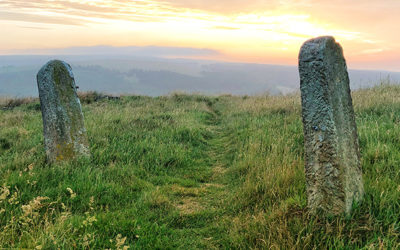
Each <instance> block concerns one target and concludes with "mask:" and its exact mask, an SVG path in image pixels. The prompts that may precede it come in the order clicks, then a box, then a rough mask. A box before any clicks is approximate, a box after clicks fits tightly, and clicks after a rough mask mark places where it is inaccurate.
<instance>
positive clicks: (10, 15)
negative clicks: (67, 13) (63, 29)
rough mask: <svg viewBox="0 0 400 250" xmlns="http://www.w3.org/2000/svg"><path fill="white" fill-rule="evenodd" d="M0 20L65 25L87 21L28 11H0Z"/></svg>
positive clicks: (80, 23) (81, 23)
mask: <svg viewBox="0 0 400 250" xmlns="http://www.w3.org/2000/svg"><path fill="white" fill-rule="evenodd" d="M0 20H8V21H23V22H30V23H47V24H64V25H83V24H85V22H83V21H82V20H79V19H76V18H68V19H65V18H61V17H51V16H43V15H35V14H27V13H18V12H7V11H0Z"/></svg>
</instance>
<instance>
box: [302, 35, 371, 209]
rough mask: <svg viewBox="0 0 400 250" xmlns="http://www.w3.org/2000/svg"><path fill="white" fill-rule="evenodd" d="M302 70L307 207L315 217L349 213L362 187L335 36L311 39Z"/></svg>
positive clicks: (349, 102) (345, 76)
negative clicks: (316, 215) (320, 214)
mask: <svg viewBox="0 0 400 250" xmlns="http://www.w3.org/2000/svg"><path fill="white" fill-rule="evenodd" d="M299 72H300V89H301V101H302V115H303V127H304V140H305V173H306V185H307V196H308V207H309V209H310V211H311V212H312V213H320V212H322V213H323V214H325V215H337V214H341V213H346V214H349V213H350V212H351V208H352V205H353V202H358V201H360V200H361V199H362V197H363V194H364V188H363V180H362V171H361V165H360V153H359V144H358V136H357V127H356V122H355V117H354V110H353V103H352V99H351V94H350V86H349V76H348V73H347V66H346V61H345V59H344V56H343V50H342V47H341V46H340V45H339V44H338V43H336V41H335V39H334V38H333V37H318V38H314V39H311V40H308V41H307V42H305V43H304V44H303V46H302V47H301V50H300V55H299Z"/></svg>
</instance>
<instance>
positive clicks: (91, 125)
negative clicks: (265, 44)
mask: <svg viewBox="0 0 400 250" xmlns="http://www.w3.org/2000/svg"><path fill="white" fill-rule="evenodd" d="M353 98H354V103H355V110H356V118H357V124H358V131H359V137H360V146H361V154H362V166H363V171H364V180H365V188H366V196H365V200H364V202H363V203H362V204H360V205H359V206H357V207H355V209H354V213H353V214H352V216H351V217H350V218H344V217H343V218H338V219H323V218H313V217H311V216H309V215H308V214H307V211H306V197H305V180H304V173H303V169H304V168H303V165H304V161H303V134H302V124H301V114H300V103H299V97H298V96H297V95H294V96H288V97H270V96H260V97H232V96H220V97H207V96H198V95H172V96H168V97H158V98H150V97H141V96H130V97H123V98H122V99H121V100H109V101H107V100H102V101H98V102H92V103H90V104H88V103H87V102H89V101H90V100H92V99H90V98H85V99H84V100H82V101H83V102H84V104H83V109H84V114H85V120H86V126H87V130H88V135H89V139H90V146H91V150H92V154H93V157H92V158H91V159H80V160H78V161H74V162H66V163H65V164H60V165H53V166H48V165H46V164H45V154H44V150H43V146H42V141H43V137H42V123H41V114H40V106H39V104H38V102H37V101H34V102H28V103H25V104H23V105H21V106H19V107H15V108H14V109H3V110H1V111H0V186H1V187H0V247H3V248H10V247H14V248H35V247H38V246H40V247H42V248H46V249H48V248H57V247H59V248H73V247H74V248H75V247H76V248H89V247H90V248H93V249H98V248H114V249H117V248H119V249H122V248H123V247H124V246H130V248H131V249H155V248H163V249H165V248H182V249H193V248H206V249H213V248H270V247H273V248H299V249H304V248H317V249H325V248H344V247H349V248H357V247H372V248H381V247H382V248H399V247H400V223H399V218H400V203H399V200H400V171H399V166H400V147H399V145H400V115H399V114H400V88H399V87H393V86H381V87H377V88H374V89H369V90H363V91H357V92H355V93H353ZM14 103H18V102H14ZM125 237H126V238H125Z"/></svg>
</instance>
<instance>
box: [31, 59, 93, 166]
mask: <svg viewBox="0 0 400 250" xmlns="http://www.w3.org/2000/svg"><path fill="white" fill-rule="evenodd" d="M37 84H38V88H39V98H40V105H41V110H42V118H43V134H44V145H45V150H46V156H47V160H48V162H50V163H53V162H59V161H63V160H70V159H74V158H76V157H78V156H89V155H90V152H89V145H88V139H87V135H86V129H85V127H84V122H83V113H82V109H81V103H80V101H79V98H78V95H77V93H76V85H75V79H74V75H73V74H72V69H71V66H70V65H69V64H67V63H65V62H63V61H59V60H53V61H50V62H48V63H47V64H46V65H44V66H43V67H42V68H41V69H40V71H39V73H38V74H37Z"/></svg>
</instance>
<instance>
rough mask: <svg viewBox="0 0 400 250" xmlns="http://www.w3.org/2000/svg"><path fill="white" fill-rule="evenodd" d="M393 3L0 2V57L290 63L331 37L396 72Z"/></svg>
mask: <svg viewBox="0 0 400 250" xmlns="http://www.w3.org/2000/svg"><path fill="white" fill-rule="evenodd" d="M399 13H400V1H398V0H369V1H364V0H354V1H345V0H330V1H329V0H319V1H317V0H297V1H295V0H270V1H267V0H133V1H129V0H83V1H82V0H79V1H77V0H65V1H54V0H32V1H19V0H0V27H1V31H2V38H1V39H0V54H26V53H28V51H31V50H32V49H50V48H63V47H71V46H94V45H111V46H149V45H155V46H173V47H192V48H207V49H212V50H216V51H218V53H217V54H216V55H214V56H212V57H207V59H217V60H226V61H240V62H255V63H270V64H296V63H297V54H298V51H299V48H300V46H301V44H302V43H303V42H304V41H305V40H307V39H309V38H312V37H315V36H321V35H333V36H335V38H336V40H338V41H339V42H340V43H341V44H342V46H343V47H344V50H345V55H346V58H347V60H348V63H349V66H350V67H353V68H369V69H387V70H394V71H400V32H398V24H399V23H400V15H399Z"/></svg>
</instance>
